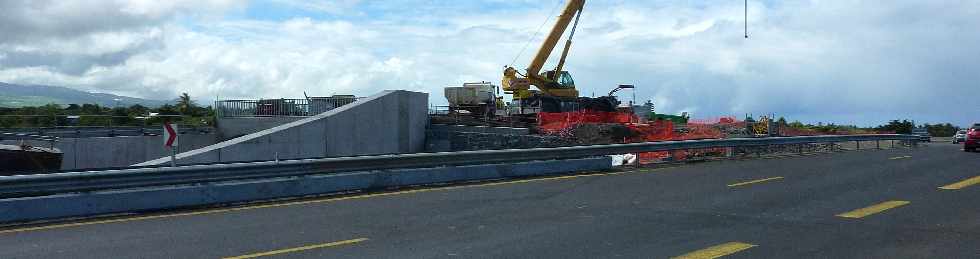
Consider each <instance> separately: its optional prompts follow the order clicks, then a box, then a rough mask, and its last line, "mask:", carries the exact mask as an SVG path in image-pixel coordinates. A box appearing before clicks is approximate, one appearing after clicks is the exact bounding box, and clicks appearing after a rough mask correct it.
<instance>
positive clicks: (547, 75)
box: [501, 0, 618, 112]
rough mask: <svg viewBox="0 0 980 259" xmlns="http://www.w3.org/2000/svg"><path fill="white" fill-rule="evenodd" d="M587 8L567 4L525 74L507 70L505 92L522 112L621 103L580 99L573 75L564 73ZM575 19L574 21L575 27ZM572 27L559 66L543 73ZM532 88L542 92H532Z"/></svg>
mask: <svg viewBox="0 0 980 259" xmlns="http://www.w3.org/2000/svg"><path fill="white" fill-rule="evenodd" d="M584 7H585V0H570V1H568V4H567V5H566V6H565V9H564V11H562V13H561V15H559V16H558V21H557V22H556V23H555V26H554V27H553V28H551V33H549V34H548V37H547V38H545V40H544V42H543V43H541V48H539V49H538V53H537V54H536V55H535V56H534V59H533V60H531V64H529V65H528V67H527V69H526V70H525V74H521V73H520V72H519V71H518V70H517V69H516V68H514V67H511V66H507V67H505V69H504V77H503V80H502V82H501V84H502V85H503V89H504V91H505V92H506V93H508V94H511V95H512V97H513V101H514V102H516V103H517V104H518V105H520V107H521V108H522V110H523V108H524V107H536V108H539V109H538V110H540V111H542V112H563V111H570V110H577V109H583V108H592V109H598V110H605V111H612V110H614V109H615V108H616V105H618V101H616V100H615V98H610V97H600V98H580V97H579V92H578V90H577V89H575V81H574V80H572V76H571V74H569V73H568V71H563V70H562V68H563V67H564V66H565V58H567V57H568V50H569V49H570V48H571V46H572V37H574V36H575V29H576V27H578V21H579V18H580V17H581V16H582V9H583V8H584ZM572 18H575V21H574V22H575V23H574V24H572ZM569 24H572V30H571V32H570V33H569V36H568V40H567V41H565V48H564V49H563V50H562V53H561V58H560V59H559V60H558V65H557V66H556V67H555V69H554V70H550V71H545V72H543V73H542V72H541V69H542V67H544V63H545V62H546V61H547V60H548V57H549V56H551V52H552V51H554V49H555V45H557V44H558V40H559V39H561V36H562V34H564V33H565V29H567V28H568V25H569ZM532 85H533V86H535V87H536V88H537V89H539V90H540V91H538V90H531V86H532Z"/></svg>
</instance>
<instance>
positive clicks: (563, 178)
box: [0, 167, 666, 234]
mask: <svg viewBox="0 0 980 259" xmlns="http://www.w3.org/2000/svg"><path fill="white" fill-rule="evenodd" d="M665 168H666V167H665ZM660 169H663V168H653V169H645V170H636V171H625V172H612V173H597V174H580V175H567V176H557V177H547V178H535V179H525V180H516V181H504V182H493V183H484V184H474V185H460V186H447V187H435V188H427V189H414V190H405V191H396V192H384V193H373V194H362V195H353V196H345V197H334V198H320V199H312V200H303V201H293V202H284V203H271V204H263V205H251V206H242V207H234V208H224V209H210V210H201V211H194V212H183V213H173V214H163V215H150V216H136V217H130V218H119V219H107V220H93V221H86V222H75V223H65V224H55V225H47V226H37V227H25V228H14V229H7V230H0V234H9V233H18V232H29V231H38V230H49V229H58V228H68V227H80V226H88V225H99V224H109V223H120V222H129V221H138V220H150V219H163V218H173V217H182V216H195V215H206V214H215V213H223V212H233V211H241V210H253V209H264V208H276V207H285V206H295V205H304V204H315V203H327V202H334V201H343V200H356V199H366V198H374V197H385V196H394V195H402V194H412V193H422V192H433V191H446V190H455V189H462V188H476V187H489V186H498V185H507V184H519V183H530V182H539V181H554V180H567V179H574V178H581V177H597V176H614V175H623V174H628V173H650V172H653V171H657V170H660Z"/></svg>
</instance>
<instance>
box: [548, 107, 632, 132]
mask: <svg viewBox="0 0 980 259" xmlns="http://www.w3.org/2000/svg"><path fill="white" fill-rule="evenodd" d="M638 120H639V119H638V118H637V117H636V116H635V115H633V114H630V113H623V112H600V111H590V110H582V111H574V112H554V113H552V112H539V113H538V129H539V130H541V131H542V132H558V131H561V130H565V129H569V128H571V127H573V126H575V125H578V124H582V123H619V124H627V123H631V122H634V121H638Z"/></svg>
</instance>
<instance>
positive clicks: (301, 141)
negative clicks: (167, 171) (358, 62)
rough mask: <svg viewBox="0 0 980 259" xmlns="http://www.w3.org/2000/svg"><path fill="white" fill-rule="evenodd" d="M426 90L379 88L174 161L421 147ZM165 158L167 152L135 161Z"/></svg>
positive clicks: (383, 151)
mask: <svg viewBox="0 0 980 259" xmlns="http://www.w3.org/2000/svg"><path fill="white" fill-rule="evenodd" d="M427 104H428V94H426V93H418V92H409V91H401V90H398V91H384V92H382V93H379V94H376V95H374V96H371V97H367V98H364V99H361V100H358V101H357V102H355V103H353V104H349V105H345V106H342V107H340V108H337V109H334V110H331V111H328V112H325V113H322V114H318V115H315V116H311V117H308V118H304V119H301V120H298V121H294V122H290V123H287V124H283V125H280V126H276V127H273V128H270V129H266V130H262V131H259V132H256V133H252V134H248V135H245V136H241V137H238V138H234V139H230V140H227V141H223V142H221V143H218V144H215V145H211V146H208V147H204V148H201V149H197V150H193V151H188V152H184V153H181V154H178V155H177V159H178V163H179V164H189V163H214V162H241V161H260V160H274V159H276V158H278V159H300V158H320V157H337V156H355V155H378V154H398V153H416V152H422V151H423V150H424V147H425V127H426V125H427V124H428V114H427V112H428V111H427ZM165 163H169V157H161V158H159V159H156V160H152V161H146V162H144V163H140V164H137V165H139V166H142V165H159V164H165Z"/></svg>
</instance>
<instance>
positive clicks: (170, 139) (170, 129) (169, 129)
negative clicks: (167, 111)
mask: <svg viewBox="0 0 980 259" xmlns="http://www.w3.org/2000/svg"><path fill="white" fill-rule="evenodd" d="M163 146H164V147H176V146H177V125H173V124H170V123H169V122H166V123H163Z"/></svg>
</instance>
